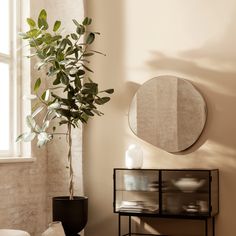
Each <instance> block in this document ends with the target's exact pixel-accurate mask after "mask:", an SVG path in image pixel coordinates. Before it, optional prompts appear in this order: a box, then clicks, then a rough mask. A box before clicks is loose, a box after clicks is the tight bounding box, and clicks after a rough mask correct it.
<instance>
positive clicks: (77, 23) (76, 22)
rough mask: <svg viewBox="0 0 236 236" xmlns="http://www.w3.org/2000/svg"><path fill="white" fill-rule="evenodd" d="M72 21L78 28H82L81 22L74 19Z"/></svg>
mask: <svg viewBox="0 0 236 236" xmlns="http://www.w3.org/2000/svg"><path fill="white" fill-rule="evenodd" d="M72 21H73V22H74V24H75V25H76V26H77V27H79V26H80V24H79V22H78V21H77V20H75V19H73V20H72Z"/></svg>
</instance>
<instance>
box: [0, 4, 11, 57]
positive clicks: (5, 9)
mask: <svg viewBox="0 0 236 236" xmlns="http://www.w3.org/2000/svg"><path fill="white" fill-rule="evenodd" d="M9 2H10V1H9V0H1V8H0V9H1V10H0V22H1V23H0V32H1V37H0V52H1V53H5V54H8V53H9V40H10V39H9V25H10V22H9Z"/></svg>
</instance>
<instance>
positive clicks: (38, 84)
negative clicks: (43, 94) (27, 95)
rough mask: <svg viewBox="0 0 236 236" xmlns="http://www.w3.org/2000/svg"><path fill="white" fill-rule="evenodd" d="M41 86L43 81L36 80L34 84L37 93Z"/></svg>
mask: <svg viewBox="0 0 236 236" xmlns="http://www.w3.org/2000/svg"><path fill="white" fill-rule="evenodd" d="M40 85H41V79H40V78H38V79H37V80H36V82H35V84H34V92H37V91H38V89H39V87H40Z"/></svg>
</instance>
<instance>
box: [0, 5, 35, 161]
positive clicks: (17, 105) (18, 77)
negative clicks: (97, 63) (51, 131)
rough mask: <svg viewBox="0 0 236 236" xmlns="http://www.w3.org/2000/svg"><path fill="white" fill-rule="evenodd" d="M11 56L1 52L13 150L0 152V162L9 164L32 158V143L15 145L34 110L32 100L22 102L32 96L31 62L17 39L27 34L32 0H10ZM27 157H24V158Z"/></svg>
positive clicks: (11, 148) (21, 43) (23, 46)
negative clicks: (7, 69)
mask: <svg viewBox="0 0 236 236" xmlns="http://www.w3.org/2000/svg"><path fill="white" fill-rule="evenodd" d="M9 4H10V7H9V11H10V14H9V17H10V21H9V27H10V30H9V39H10V45H9V47H10V49H9V55H6V54H2V53H0V62H4V63H7V64H9V67H10V75H9V76H10V86H9V87H10V91H9V92H10V93H9V102H10V114H11V115H10V128H9V129H10V130H9V136H10V141H9V144H10V149H9V150H8V151H7V152H6V151H3V150H0V163H1V162H2V161H3V162H5V160H7V159H9V162H12V161H13V162H15V161H16V160H17V159H21V160H20V161H22V160H23V159H26V161H28V159H29V157H31V144H30V143H16V142H15V140H16V137H17V136H18V135H19V134H20V133H22V132H23V131H24V130H26V127H25V122H24V121H25V119H24V117H25V116H26V114H29V113H30V111H31V103H30V101H25V100H23V95H24V94H30V84H31V82H30V62H29V61H30V60H27V59H26V57H24V56H25V55H27V53H28V51H27V49H26V48H25V45H23V42H22V40H21V39H20V38H19V36H18V32H21V31H26V30H28V28H25V27H26V24H25V22H26V20H25V19H26V18H27V17H29V12H30V11H29V9H30V0H9ZM24 157H25V158H24Z"/></svg>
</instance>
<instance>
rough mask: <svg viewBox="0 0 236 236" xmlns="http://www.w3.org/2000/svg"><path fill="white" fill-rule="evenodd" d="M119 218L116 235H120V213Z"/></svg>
mask: <svg viewBox="0 0 236 236" xmlns="http://www.w3.org/2000/svg"><path fill="white" fill-rule="evenodd" d="M118 215H119V216H118V217H119V220H118V236H121V234H120V214H118Z"/></svg>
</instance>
